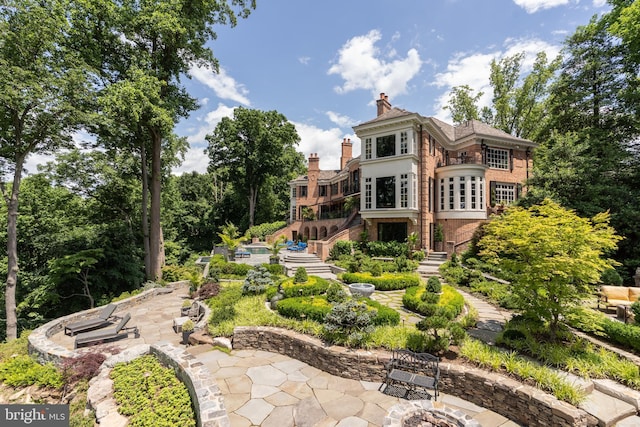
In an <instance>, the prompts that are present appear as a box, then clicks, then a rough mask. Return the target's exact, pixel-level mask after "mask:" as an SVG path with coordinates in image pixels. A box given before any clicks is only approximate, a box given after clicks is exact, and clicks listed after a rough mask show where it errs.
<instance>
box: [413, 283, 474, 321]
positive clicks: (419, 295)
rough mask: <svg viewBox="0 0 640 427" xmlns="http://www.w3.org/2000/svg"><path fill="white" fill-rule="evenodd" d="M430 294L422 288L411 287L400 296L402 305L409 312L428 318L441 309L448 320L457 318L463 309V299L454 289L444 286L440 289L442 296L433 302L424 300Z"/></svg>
mask: <svg viewBox="0 0 640 427" xmlns="http://www.w3.org/2000/svg"><path fill="white" fill-rule="evenodd" d="M429 294H430V293H429V292H428V291H427V290H426V289H425V287H424V286H412V287H410V288H407V291H406V292H405V294H404V295H403V296H402V305H404V306H405V307H407V308H408V309H409V310H411V311H414V312H416V313H420V314H422V315H425V316H430V315H432V314H433V313H435V312H436V310H437V309H438V307H440V308H443V309H444V312H443V313H445V315H446V316H447V318H449V319H454V318H455V317H457V316H458V315H459V314H460V313H461V312H462V309H463V308H464V298H463V297H462V295H461V294H460V293H459V292H458V291H456V290H455V288H454V287H452V286H449V285H445V286H443V287H442V295H440V296H438V298H436V299H434V300H429V299H428V298H425V295H429ZM425 300H426V301H425Z"/></svg>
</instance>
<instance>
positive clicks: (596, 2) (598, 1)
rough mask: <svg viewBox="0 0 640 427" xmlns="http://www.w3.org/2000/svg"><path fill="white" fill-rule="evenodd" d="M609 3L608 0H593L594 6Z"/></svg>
mask: <svg viewBox="0 0 640 427" xmlns="http://www.w3.org/2000/svg"><path fill="white" fill-rule="evenodd" d="M606 4H607V0H593V7H602V6H605V5H606Z"/></svg>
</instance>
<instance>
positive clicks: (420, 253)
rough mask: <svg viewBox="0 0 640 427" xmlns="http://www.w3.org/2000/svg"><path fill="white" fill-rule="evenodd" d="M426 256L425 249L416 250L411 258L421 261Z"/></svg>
mask: <svg viewBox="0 0 640 427" xmlns="http://www.w3.org/2000/svg"><path fill="white" fill-rule="evenodd" d="M425 256H426V255H425V253H424V252H423V251H415V252H414V253H412V254H411V259H412V260H414V261H417V262H420V261H422V260H424V258H425Z"/></svg>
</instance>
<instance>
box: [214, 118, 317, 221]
mask: <svg viewBox="0 0 640 427" xmlns="http://www.w3.org/2000/svg"><path fill="white" fill-rule="evenodd" d="M206 139H207V141H208V143H209V146H208V148H207V150H206V151H207V154H208V155H209V159H210V162H209V169H210V170H218V169H219V170H221V171H223V172H224V177H225V179H226V180H228V181H229V182H231V183H232V184H233V186H234V188H235V189H236V191H238V192H240V193H241V194H242V195H243V196H244V197H245V198H246V200H247V202H248V203H247V205H248V212H249V226H250V227H251V226H253V225H254V215H255V209H256V205H257V201H258V195H259V192H260V191H261V190H262V189H263V187H265V185H266V184H267V182H268V181H269V179H279V180H281V181H282V182H283V183H286V182H288V181H289V180H291V179H293V178H294V177H295V175H296V174H297V173H299V172H302V170H303V168H304V166H303V165H304V158H303V155H302V154H301V153H298V152H297V151H296V146H297V144H298V142H299V140H300V137H299V136H298V133H297V131H296V128H295V126H294V125H293V124H292V123H290V122H289V121H287V119H286V117H285V116H284V115H282V114H280V113H278V112H277V111H260V110H253V109H247V108H243V107H238V108H236V109H234V110H233V118H230V117H223V118H222V120H221V121H220V122H219V123H218V125H217V126H216V128H215V129H214V131H213V132H212V133H211V134H209V135H207V136H206ZM287 195H288V191H287Z"/></svg>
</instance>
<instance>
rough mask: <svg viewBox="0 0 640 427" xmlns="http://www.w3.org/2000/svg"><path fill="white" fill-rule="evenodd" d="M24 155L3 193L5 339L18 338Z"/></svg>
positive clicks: (19, 157)
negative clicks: (21, 185)
mask: <svg viewBox="0 0 640 427" xmlns="http://www.w3.org/2000/svg"><path fill="white" fill-rule="evenodd" d="M23 166H24V156H23V155H18V156H17V158H16V169H15V172H14V174H13V184H12V186H11V194H9V195H8V197H7V195H5V201H6V202H7V258H8V260H7V261H8V262H7V283H6V287H5V292H4V299H5V311H6V316H7V329H6V330H7V341H11V340H14V339H16V338H18V315H17V313H16V286H17V284H18V271H19V267H18V227H17V225H18V196H19V194H20V181H21V179H22V168H23Z"/></svg>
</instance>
